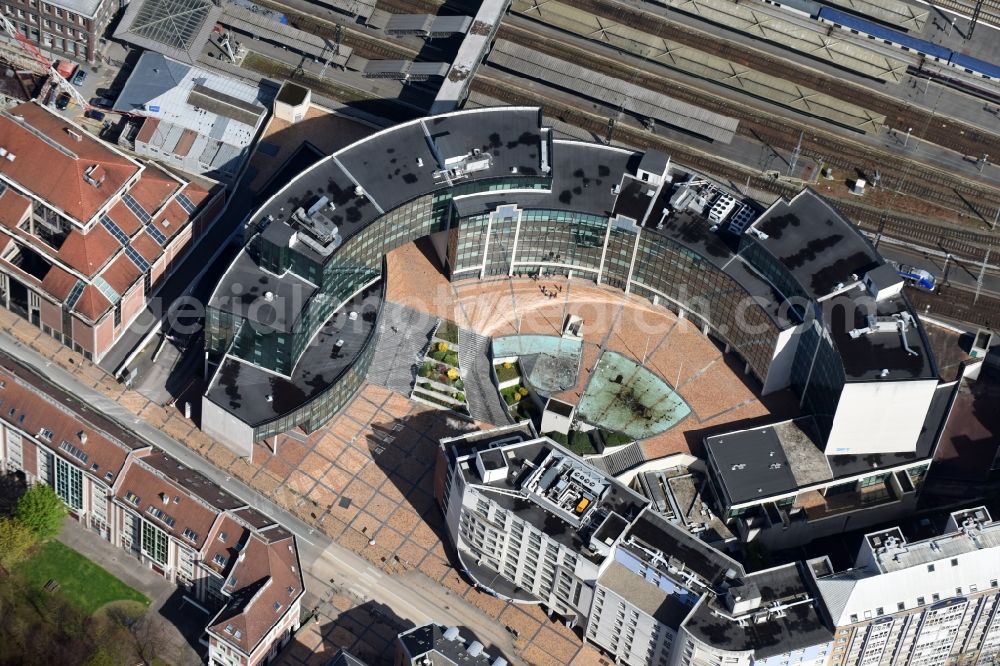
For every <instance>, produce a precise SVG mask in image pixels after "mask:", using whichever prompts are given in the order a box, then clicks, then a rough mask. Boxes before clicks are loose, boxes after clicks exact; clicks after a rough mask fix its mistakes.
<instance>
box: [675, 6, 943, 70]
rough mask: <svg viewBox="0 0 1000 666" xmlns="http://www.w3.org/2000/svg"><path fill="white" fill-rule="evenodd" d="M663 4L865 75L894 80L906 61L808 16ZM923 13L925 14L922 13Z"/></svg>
mask: <svg viewBox="0 0 1000 666" xmlns="http://www.w3.org/2000/svg"><path fill="white" fill-rule="evenodd" d="M660 1H661V2H662V3H663V4H665V5H667V6H668V7H671V8H673V9H676V10H678V11H682V12H684V13H687V14H691V15H693V16H695V17H697V18H699V19H701V20H704V21H709V22H711V23H716V24H718V25H722V26H725V27H727V28H730V29H732V30H737V31H739V32H742V33H745V34H747V35H750V36H751V37H754V38H756V39H762V40H766V41H769V42H773V43H776V44H781V45H782V46H785V47H787V48H789V49H792V50H794V51H798V52H799V53H802V54H804V55H807V56H810V57H812V58H817V59H819V60H825V61H827V62H830V63H833V64H835V65H838V66H840V67H845V68H847V69H850V70H852V71H856V72H858V73H860V74H864V75H865V76H870V77H872V78H876V79H882V80H885V81H891V82H893V83H898V82H899V81H900V80H902V78H903V75H904V74H905V73H906V67H907V63H906V62H905V61H904V60H902V59H900V58H898V57H893V56H892V55H890V54H887V53H883V52H881V51H880V50H876V49H873V48H871V47H870V46H869V45H868V44H865V43H864V42H862V41H860V40H858V41H855V40H853V39H850V38H849V37H845V36H844V35H830V34H828V30H827V28H826V27H825V26H823V25H822V24H820V23H818V22H817V21H814V20H813V19H811V18H805V17H799V16H795V15H792V14H790V13H788V12H785V11H782V10H781V9H777V8H773V7H768V6H766V5H763V4H761V5H756V4H754V5H751V4H748V3H734V2H729V0H660ZM925 16H926V13H925Z"/></svg>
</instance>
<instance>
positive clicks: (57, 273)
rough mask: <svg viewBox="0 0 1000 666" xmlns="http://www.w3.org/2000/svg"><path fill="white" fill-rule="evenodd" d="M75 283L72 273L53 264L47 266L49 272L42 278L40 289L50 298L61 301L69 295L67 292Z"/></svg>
mask: <svg viewBox="0 0 1000 666" xmlns="http://www.w3.org/2000/svg"><path fill="white" fill-rule="evenodd" d="M75 284H76V277H75V276H74V275H72V274H71V273H67V272H66V271H64V270H63V269H61V268H59V266H56V265H55V264H53V265H52V267H51V268H49V272H48V273H46V274H45V279H43V280H42V289H44V290H45V293H47V294H48V295H49V296H51V297H52V298H54V299H56V300H57V301H60V302H62V301H65V300H66V297H67V296H69V292H70V291H71V290H72V289H73V285H75Z"/></svg>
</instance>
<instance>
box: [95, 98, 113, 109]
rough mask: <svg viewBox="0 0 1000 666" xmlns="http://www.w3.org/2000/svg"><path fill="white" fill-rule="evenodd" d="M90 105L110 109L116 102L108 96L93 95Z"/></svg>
mask: <svg viewBox="0 0 1000 666" xmlns="http://www.w3.org/2000/svg"><path fill="white" fill-rule="evenodd" d="M90 105H91V106H99V107H101V108H102V109H110V108H111V107H113V106H114V105H115V102H114V100H112V99H108V98H107V97H91V98H90Z"/></svg>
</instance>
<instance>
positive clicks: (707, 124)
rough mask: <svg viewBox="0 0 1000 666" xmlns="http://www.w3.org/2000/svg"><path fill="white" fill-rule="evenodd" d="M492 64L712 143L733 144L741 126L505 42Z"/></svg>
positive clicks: (495, 51) (492, 57) (499, 45)
mask: <svg viewBox="0 0 1000 666" xmlns="http://www.w3.org/2000/svg"><path fill="white" fill-rule="evenodd" d="M490 63H491V64H493V65H495V66H499V67H502V68H504V69H508V70H510V71H514V72H519V73H520V74H521V75H522V76H527V77H529V78H533V79H536V80H539V81H543V82H545V83H548V84H550V85H553V86H556V87H558V88H562V89H564V90H569V91H573V92H576V93H578V94H580V95H582V96H584V97H589V98H591V99H595V100H599V101H602V102H604V103H606V104H608V105H609V106H612V107H618V108H621V109H623V110H626V111H629V112H632V113H635V114H638V115H640V116H642V117H644V118H653V119H655V120H656V121H657V122H662V123H664V124H666V125H670V126H672V127H676V128H678V129H681V130H684V131H686V132H690V133H692V134H697V135H699V136H703V137H705V138H707V139H709V140H711V141H718V142H720V143H730V142H732V140H733V137H734V136H735V135H736V128H737V126H738V125H739V120H737V119H736V118H732V117H730V116H724V115H722V114H720V113H715V112H713V111H709V110H707V109H703V108H701V107H698V106H695V105H693V104H688V103H687V102H682V101H679V100H676V99H673V98H671V97H668V96H667V95H663V94H660V93H656V92H653V91H650V90H647V89H646V88H643V87H642V86H638V85H635V84H634V83H630V82H628V81H623V80H621V79H616V78H614V77H611V76H607V75H606V74H601V73H598V72H594V71H591V70H588V69H586V68H584V67H580V66H579V65H576V64H574V63H571V62H568V61H566V60H560V59H558V58H553V57H552V56H549V55H546V54H544V53H539V52H538V51H536V50H534V49H530V48H527V47H525V46H521V45H520V44H514V43H513V42H509V41H507V40H503V39H498V40H497V41H496V43H495V44H494V47H493V51H492V53H491V54H490Z"/></svg>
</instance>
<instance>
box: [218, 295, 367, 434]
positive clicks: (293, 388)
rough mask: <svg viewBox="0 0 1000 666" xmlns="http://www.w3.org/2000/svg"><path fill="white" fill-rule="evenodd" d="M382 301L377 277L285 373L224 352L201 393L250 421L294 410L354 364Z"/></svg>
mask: <svg viewBox="0 0 1000 666" xmlns="http://www.w3.org/2000/svg"><path fill="white" fill-rule="evenodd" d="M381 305H382V286H381V283H376V284H374V285H372V286H370V287H368V288H367V289H365V290H363V291H362V292H360V293H359V294H357V295H356V296H355V297H354V298H352V299H351V300H350V301H348V302H347V303H346V304H345V305H344V306H343V307H342V308H340V309H339V310H337V312H335V313H334V314H333V316H331V317H330V319H328V320H327V321H326V323H325V324H323V326H322V328H320V330H319V333H317V334H316V337H315V338H314V339H313V340H312V343H311V344H310V345H309V347H308V348H306V350H305V352H303V354H302V356H301V358H300V359H299V361H298V363H297V364H296V365H295V368H294V369H293V371H292V376H291V378H290V379H286V378H284V377H281V376H279V375H276V374H274V373H272V372H267V371H265V370H262V369H260V368H258V367H257V366H254V365H250V364H249V363H245V362H243V361H240V360H237V359H234V358H232V357H231V356H227V357H226V358H225V359H223V361H222V365H221V367H220V368H219V370H218V372H217V374H216V377H215V380H214V381H213V382H212V385H211V386H209V388H208V391H207V392H206V394H205V395H206V397H207V398H208V399H209V400H211V401H212V402H214V403H215V404H217V405H219V406H220V407H222V408H223V409H225V410H226V411H228V412H229V413H231V414H233V415H234V416H236V417H237V418H239V419H240V420H241V421H243V422H244V423H249V424H250V425H253V426H257V425H260V424H262V423H266V422H268V421H271V420H273V419H275V418H277V417H279V416H283V415H285V414H288V413H290V412H293V411H295V410H296V409H298V408H299V407H301V406H302V405H304V404H305V403H306V402H308V401H309V400H310V399H312V398H313V397H314V396H316V395H318V394H319V393H321V392H323V391H325V390H326V389H327V388H328V387H329V386H330V385H331V384H333V383H334V382H336V381H337V379H338V378H339V377H340V376H341V375H342V374H343V373H344V372H345V371H347V370H348V369H349V368H350V367H351V366H352V365H354V362H355V360H356V359H357V357H358V355H359V354H360V353H361V352H362V351H363V350H364V349H365V346H366V345H367V344H370V340H369V338H370V337H371V335H372V332H373V331H374V329H375V322H376V320H377V318H378V312H379V308H380V307H381ZM350 312H357V313H358V317H357V319H355V320H353V321H352V320H351V319H350V318H349V316H348V315H349V313H350ZM338 340H343V341H344V344H343V346H342V347H341V348H340V349H339V350H337V349H336V343H337V341H338ZM268 396H270V398H271V399H270V400H268Z"/></svg>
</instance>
